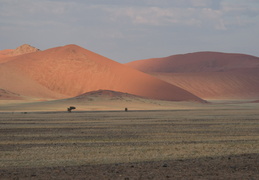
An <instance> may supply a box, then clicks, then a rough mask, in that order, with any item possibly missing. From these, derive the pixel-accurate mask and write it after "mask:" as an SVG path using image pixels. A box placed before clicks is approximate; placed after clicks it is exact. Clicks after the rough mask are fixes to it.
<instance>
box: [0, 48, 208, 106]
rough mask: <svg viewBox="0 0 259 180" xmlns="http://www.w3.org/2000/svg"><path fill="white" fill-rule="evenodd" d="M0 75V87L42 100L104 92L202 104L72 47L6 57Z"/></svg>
mask: <svg viewBox="0 0 259 180" xmlns="http://www.w3.org/2000/svg"><path fill="white" fill-rule="evenodd" d="M0 73H1V74H6V75H5V77H2V78H0V85H1V86H3V88H4V89H7V90H10V91H12V92H19V94H26V95H30V94H37V93H39V92H40V91H39V90H41V95H40V96H44V97H50V96H52V97H53V96H55V97H58V96H59V95H64V96H66V97H74V96H78V95H80V94H83V93H85V92H89V91H95V90H99V89H106V90H113V91H120V92H126V93H130V94H135V95H139V96H143V97H147V98H153V99H163V100H176V101H200V102H203V100H202V99H200V98H199V97H197V96H195V95H193V94H191V93H189V92H187V91H185V90H183V89H181V88H179V87H176V86H174V85H171V84H169V83H166V82H164V81H161V80H159V79H157V78H154V77H152V76H150V75H147V74H145V73H142V72H140V71H137V70H134V69H132V68H130V67H128V66H125V65H122V64H120V63H117V62H115V61H112V60H110V59H108V58H106V57H103V56H101V55H98V54H96V53H93V52H91V51H88V50H86V49H83V48H81V47H79V46H76V45H67V46H63V47H57V48H51V49H48V50H45V51H38V52H34V53H29V54H24V55H19V56H13V57H9V58H8V62H6V63H2V64H0ZM16 83H19V85H16ZM28 83H29V84H28ZM5 87H6V88H5ZM21 91H23V92H21ZM36 92H37V93H36ZM44 93H45V95H44Z"/></svg>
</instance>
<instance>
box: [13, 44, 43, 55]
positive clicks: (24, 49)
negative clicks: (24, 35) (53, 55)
mask: <svg viewBox="0 0 259 180" xmlns="http://www.w3.org/2000/svg"><path fill="white" fill-rule="evenodd" d="M37 51H40V50H39V49H37V48H35V47H33V46H31V45H29V44H23V45H21V46H19V47H17V48H16V49H15V50H13V51H12V52H10V53H9V55H12V56H17V55H21V54H27V53H33V52H37Z"/></svg>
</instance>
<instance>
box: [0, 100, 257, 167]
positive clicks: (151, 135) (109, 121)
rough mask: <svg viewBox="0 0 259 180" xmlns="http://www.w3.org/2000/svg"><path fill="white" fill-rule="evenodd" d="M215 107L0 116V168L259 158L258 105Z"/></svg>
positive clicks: (6, 114) (8, 114)
mask: <svg viewBox="0 0 259 180" xmlns="http://www.w3.org/2000/svg"><path fill="white" fill-rule="evenodd" d="M215 107H216V106H215V105H214V106H211V107H207V108H206V109H189V110H188V109H186V110H170V111H135V112H133V111H131V112H78V113H61V112H60V113H58V112H57V113H50V112H48V113H36V112H34V113H27V114H22V113H14V114H11V113H2V114H1V116H0V124H1V126H0V167H2V168H3V167H5V168H7V167H51V166H68V165H70V166H74V165H83V164H84V165H85V164H109V163H121V162H143V161H157V160H173V159H189V158H200V157H217V156H226V155H239V154H245V153H259V133H258V132H259V121H258V120H259V112H258V109H257V108H258V105H257V104H254V105H253V106H252V105H251V104H249V105H248V104H247V105H246V104H244V105H243V106H241V105H238V106H236V107H234V108H229V107H228V106H226V107H223V106H222V105H220V106H217V108H215ZM237 108H238V109H237Z"/></svg>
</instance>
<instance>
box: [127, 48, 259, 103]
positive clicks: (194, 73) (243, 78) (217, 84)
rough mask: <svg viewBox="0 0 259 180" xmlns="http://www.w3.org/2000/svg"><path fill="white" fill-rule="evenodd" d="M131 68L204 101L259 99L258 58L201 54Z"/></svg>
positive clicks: (157, 59) (166, 59)
mask: <svg viewBox="0 0 259 180" xmlns="http://www.w3.org/2000/svg"><path fill="white" fill-rule="evenodd" d="M127 65H129V66H131V67H133V68H135V69H138V70H140V71H143V72H146V73H149V74H151V75H153V76H155V77H157V78H159V79H161V80H164V81H166V82H169V83H171V84H173V85H176V86H178V87H181V88H183V89H185V90H187V91H189V92H192V93H193V94H195V95H197V96H199V97H202V98H204V99H246V98H252V99H253V98H258V97H259V78H258V77H259V58H258V57H254V56H249V55H244V54H227V53H216V52H198V53H189V54H184V55H174V56H169V57H165V58H154V59H147V60H140V61H134V62H131V63H128V64H127Z"/></svg>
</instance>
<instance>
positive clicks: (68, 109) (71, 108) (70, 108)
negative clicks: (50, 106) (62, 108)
mask: <svg viewBox="0 0 259 180" xmlns="http://www.w3.org/2000/svg"><path fill="white" fill-rule="evenodd" d="M73 109H76V107H74V106H70V107H69V108H67V111H68V112H71V111H72V110H73Z"/></svg>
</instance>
